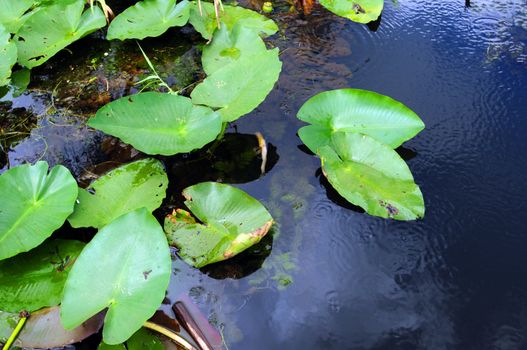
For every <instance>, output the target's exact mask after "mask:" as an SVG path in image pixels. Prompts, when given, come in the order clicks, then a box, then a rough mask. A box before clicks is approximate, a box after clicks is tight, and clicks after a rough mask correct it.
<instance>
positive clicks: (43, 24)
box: [15, 0, 106, 68]
mask: <svg viewBox="0 0 527 350" xmlns="http://www.w3.org/2000/svg"><path fill="white" fill-rule="evenodd" d="M85 3H86V2H85V1H84V0H75V1H65V2H60V1H57V2H53V3H51V4H48V5H42V7H41V8H40V9H39V10H38V11H37V12H36V13H34V14H33V15H31V16H30V17H29V18H28V19H27V20H26V21H25V23H24V24H23V25H22V27H20V29H19V30H18V32H17V35H16V36H15V42H16V45H17V47H18V62H19V63H20V64H21V65H23V66H25V67H27V68H33V67H36V66H39V65H41V64H43V63H44V62H46V61H47V60H49V59H50V58H51V57H52V56H53V55H55V54H56V53H57V52H59V51H60V50H62V49H64V48H65V47H66V46H68V45H70V44H71V43H73V42H75V41H77V40H79V39H81V38H82V37H84V36H86V35H88V34H90V33H92V32H94V31H95V30H97V29H99V28H102V27H104V26H105V25H106V19H105V17H104V14H103V12H102V10H101V9H100V8H99V7H98V6H93V8H91V9H86V10H84V5H85Z"/></svg>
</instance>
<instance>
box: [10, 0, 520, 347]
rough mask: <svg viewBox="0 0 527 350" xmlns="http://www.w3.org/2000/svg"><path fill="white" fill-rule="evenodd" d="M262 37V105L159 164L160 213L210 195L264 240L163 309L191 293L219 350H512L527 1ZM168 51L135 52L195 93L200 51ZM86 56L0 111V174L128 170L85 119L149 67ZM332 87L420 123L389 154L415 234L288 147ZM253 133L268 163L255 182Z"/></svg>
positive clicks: (392, 15) (292, 21)
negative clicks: (304, 110)
mask: <svg viewBox="0 0 527 350" xmlns="http://www.w3.org/2000/svg"><path fill="white" fill-rule="evenodd" d="M275 20H277V21H278V22H279V25H280V27H281V28H282V29H283V31H282V33H281V35H277V36H275V37H274V38H272V39H271V40H270V42H271V43H272V44H273V45H276V46H278V47H280V49H281V51H282V54H281V56H280V57H281V59H282V61H283V62H284V68H283V72H282V75H281V77H280V80H279V82H278V84H277V86H276V88H275V90H274V91H273V92H272V93H271V95H270V96H269V97H268V98H267V100H266V101H265V102H264V103H263V104H262V105H261V106H260V107H259V108H258V109H257V110H256V111H254V112H253V113H251V114H250V115H249V116H246V117H244V118H242V119H241V120H240V121H238V122H237V123H236V124H235V127H234V126H233V127H231V128H230V129H229V130H228V131H229V132H230V133H231V134H230V135H229V136H228V137H227V138H226V141H225V142H224V143H223V144H222V145H220V149H218V150H217V152H216V153H215V155H212V156H211V155H207V154H202V153H199V152H198V154H196V155H192V156H190V157H181V156H180V157H170V158H163V160H164V161H165V163H166V165H167V169H168V171H169V175H170V179H171V187H170V188H169V197H168V200H167V201H166V205H165V206H164V207H163V208H162V209H160V210H159V213H158V214H159V215H160V216H162V215H163V214H164V213H166V212H167V211H168V210H169V209H170V208H171V206H173V205H175V204H177V202H178V201H179V200H180V198H179V196H178V193H179V191H180V189H181V188H183V187H184V186H187V185H189V184H192V183H194V182H198V181H202V180H221V181H224V182H228V183H235V184H237V186H239V187H240V188H242V189H244V190H246V191H247V192H249V193H250V194H251V195H253V196H255V197H257V198H258V199H260V200H262V201H263V202H264V203H265V204H266V206H267V207H268V208H269V209H270V211H271V213H272V215H273V216H274V218H275V219H276V221H277V222H278V224H277V225H276V226H275V228H274V230H273V237H268V238H266V239H265V240H264V241H263V242H262V243H261V244H259V245H258V246H256V247H253V248H252V249H251V250H250V251H249V252H247V253H244V254H242V255H241V256H239V257H236V258H235V259H233V260H231V261H228V262H226V263H222V264H217V265H214V266H212V267H209V268H207V269H205V270H202V271H198V270H195V269H192V268H190V267H188V266H187V265H185V264H184V263H182V262H179V261H177V262H175V264H174V276H173V278H172V282H171V286H170V289H169V293H168V299H170V300H171V301H175V300H177V298H178V296H179V295H180V294H181V293H187V294H189V295H190V297H191V298H192V299H193V300H194V301H195V302H197V303H198V304H199V305H200V307H201V309H202V310H203V312H204V313H205V314H206V315H207V316H208V317H209V319H210V320H211V321H212V322H213V323H215V324H216V325H217V326H218V327H220V328H221V329H222V332H223V335H224V337H225V341H226V343H227V344H228V346H229V349H244V350H245V349H251V350H252V349H254V350H259V349H391V350H392V349H500V350H501V349H503V350H512V349H525V348H527V278H526V277H527V224H526V223H525V217H526V216H525V212H526V210H527V204H526V203H527V201H526V200H525V198H527V181H526V180H527V176H526V175H525V172H526V171H527V137H526V136H525V135H527V1H525V0H515V1H514V0H494V1H490V0H480V1H472V2H471V3H468V1H465V2H463V1H454V0H444V1H423V0H419V1H410V0H399V1H394V2H392V1H388V0H387V1H386V4H385V11H384V13H383V15H382V20H381V21H380V23H378V24H377V25H378V26H375V25H374V26H370V28H368V27H367V26H364V25H359V24H356V23H352V22H350V21H347V20H345V19H342V18H338V17H336V16H334V15H332V14H330V13H328V12H327V11H325V10H322V9H319V10H316V11H315V12H314V13H313V15H312V16H311V17H308V18H305V19H300V18H298V17H296V16H291V15H284V14H276V15H275ZM174 37H175V36H170V37H163V39H162V40H161V41H160V40H148V41H146V42H145V43H144V45H143V44H142V45H143V48H145V49H146V51H147V52H149V53H150V54H152V55H153V56H154V57H153V60H154V63H155V64H156V66H158V67H160V69H159V70H160V71H161V72H162V73H163V74H166V75H169V76H170V78H169V80H171V84H176V85H177V86H178V87H180V88H185V87H186V86H187V85H188V84H189V82H192V81H194V80H195V79H196V78H197V77H199V74H200V72H199V65H196V64H197V62H199V52H198V53H196V52H195V51H196V50H195V49H192V48H191V42H190V41H188V42H182V41H181V40H180V39H175V38H174ZM186 37H188V36H186ZM90 40H93V42H95V43H98V45H99V46H98V47H99V48H98V49H97V50H96V51H93V52H85V53H83V54H82V55H74V56H71V55H69V54H67V53H65V54H63V55H61V56H60V57H57V58H56V59H54V60H53V61H51V62H50V63H49V64H48V65H46V67H43V68H42V69H39V70H38V71H36V75H35V77H34V79H36V80H35V83H33V85H34V86H33V87H32V88H31V89H30V93H28V94H26V95H23V96H21V97H18V98H16V99H12V101H11V102H2V103H1V106H2V107H1V108H2V109H1V110H0V111H1V113H2V115H4V117H6V116H7V117H8V118H9V117H11V118H18V119H17V120H21V121H24V122H23V123H17V127H16V128H15V130H7V131H10V132H13V131H17V133H13V134H9V135H10V136H9V138H6V137H5V129H2V130H4V131H3V135H2V143H1V144H2V147H3V149H4V151H5V152H4V153H3V155H2V156H1V157H0V168H2V169H3V170H5V169H7V168H8V167H9V166H14V165H16V164H20V163H22V162H24V161H35V160H37V159H40V158H42V159H46V160H48V161H50V162H51V163H63V164H65V165H66V166H68V167H69V168H70V169H72V171H73V173H74V174H75V175H76V176H77V177H78V178H80V179H84V180H85V181H89V175H90V174H92V173H97V172H100V171H103V170H104V169H106V168H107V167H112V166H115V164H119V163H120V162H126V161H129V160H130V159H134V158H137V157H141V155H140V154H138V153H137V152H135V151H134V150H132V149H130V148H129V147H126V146H125V145H122V144H120V143H119V142H116V141H115V140H114V139H111V138H107V137H104V136H103V135H101V134H100V133H97V132H93V131H90V130H88V129H87V128H85V127H84V126H83V122H84V120H85V117H83V116H89V115H90V113H93V112H94V111H95V110H96V109H97V108H98V107H99V106H100V105H102V104H104V103H106V102H108V101H109V100H111V99H114V98H117V97H119V96H121V95H123V94H129V93H133V92H135V91H138V89H139V88H140V87H137V86H134V85H133V84H134V82H136V81H138V80H140V78H141V76H144V75H145V74H147V73H148V71H147V67H146V65H145V63H144V61H142V59H141V56H140V54H139V51H138V50H137V49H136V48H135V46H134V45H135V44H134V43H130V44H126V45H123V44H118V43H105V42H104V41H101V40H100V39H97V38H92V39H90ZM167 45H169V46H171V48H166V46H167ZM77 49H78V50H81V48H79V47H77ZM73 52H76V51H75V47H74V49H73ZM105 52H106V53H108V55H106V56H105V54H104V53H105ZM170 57H172V58H170ZM174 57H177V58H176V59H174ZM70 67H71V68H70ZM116 67H118V68H116ZM182 67H184V68H185V69H183V68H182ZM188 67H190V69H186V68H188ZM66 68H67V69H66ZM68 69H69V70H71V71H74V73H70V74H69V75H68V74H66V72H67V71H68ZM57 72H59V73H57ZM163 74H162V75H163ZM94 76H95V77H96V79H95V80H93V81H91V82H89V80H90V79H92V78H93V77H94ZM72 77H75V78H72ZM83 79H84V80H83ZM79 81H84V84H80V85H79ZM86 86H88V88H86ZM343 87H355V88H362V89H369V90H374V91H377V92H380V93H383V94H386V95H389V96H392V97H393V98H395V99H398V100H400V101H402V102H403V103H405V104H406V105H408V106H409V107H410V108H412V109H413V110H414V111H415V112H416V113H418V114H419V115H420V116H421V118H422V119H423V120H424V122H425V123H426V129H425V130H424V131H423V132H422V133H420V134H419V135H418V136H417V137H416V138H414V139H413V140H411V141H410V142H407V143H406V144H405V145H404V148H401V149H399V150H398V151H399V152H400V154H401V155H402V156H403V157H404V158H405V159H406V160H407V162H408V164H409V166H410V168H411V170H412V172H413V174H414V177H415V179H416V182H417V183H418V184H419V185H420V186H421V189H422V191H423V194H424V197H425V202H426V210H427V212H426V216H425V219H424V220H421V221H417V222H395V221H390V220H383V219H379V218H374V217H370V216H368V215H366V214H364V213H362V212H361V210H359V209H358V208H356V207H353V206H351V205H349V204H347V203H346V202H345V201H344V200H343V199H342V198H340V197H339V195H338V194H337V193H336V192H335V191H334V190H332V189H331V188H330V187H329V186H328V184H327V182H326V181H325V180H324V179H323V178H322V176H321V172H320V169H319V166H320V163H319V161H318V160H317V159H316V158H315V157H314V156H312V155H310V154H309V153H308V152H306V151H305V148H303V147H302V146H301V141H300V140H299V139H298V137H297V136H296V131H297V130H298V128H299V127H300V126H302V125H303V124H302V123H301V122H300V121H298V120H297V119H296V118H295V114H296V112H297V111H298V109H299V107H300V106H301V105H302V104H303V103H304V102H305V101H306V100H307V99H308V98H309V97H311V96H312V95H314V94H315V93H318V92H320V91H323V90H328V89H336V88H343ZM51 91H55V93H53V94H51ZM52 96H53V98H52ZM72 96H74V98H71V97H72ZM73 115H75V117H73ZM79 115H81V116H79ZM3 123H4V122H3V121H2V120H0V128H5V126H4V125H3ZM257 131H259V132H261V133H262V134H263V135H264V136H265V138H266V139H267V141H268V142H269V143H270V144H271V145H272V146H273V147H272V148H271V152H270V153H271V161H270V164H268V172H267V173H266V174H265V175H264V176H260V173H259V166H260V165H259V161H258V158H257V154H256V152H255V147H256V145H257V143H256V139H255V138H254V137H252V136H251V135H252V134H254V133H255V132H257ZM28 133H29V135H28ZM204 169H211V170H210V171H208V172H205V170H204ZM63 234H64V233H63ZM166 310H167V312H168V313H170V308H169V307H168V306H166Z"/></svg>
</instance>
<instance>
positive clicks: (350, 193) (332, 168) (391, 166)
mask: <svg viewBox="0 0 527 350" xmlns="http://www.w3.org/2000/svg"><path fill="white" fill-rule="evenodd" d="M318 154H319V156H320V158H321V160H322V171H323V173H324V175H325V176H326V177H327V178H328V181H329V183H330V184H331V185H332V186H333V187H334V188H335V189H336V190H337V191H338V192H339V193H340V195H342V196H343V197H344V198H346V199H347V200H348V201H350V202H351V203H353V204H355V205H358V206H360V207H361V208H363V209H364V210H366V212H367V213H368V214H370V215H374V216H380V217H383V218H392V219H397V220H415V219H419V218H422V217H423V216H424V212H425V207H424V201H423V195H422V193H421V190H420V189H419V186H417V185H416V184H415V182H414V178H413V176H412V173H411V172H410V169H409V168H408V166H407V165H406V163H405V162H404V160H402V159H401V157H400V156H399V155H398V154H397V152H395V151H394V150H392V149H391V148H390V147H388V146H386V145H384V144H382V143H380V142H378V141H376V140H375V139H374V138H372V137H369V136H367V135H363V134H358V133H353V132H347V133H344V132H338V133H334V134H333V136H332V137H331V147H330V146H328V145H326V146H323V147H321V148H319V150H318Z"/></svg>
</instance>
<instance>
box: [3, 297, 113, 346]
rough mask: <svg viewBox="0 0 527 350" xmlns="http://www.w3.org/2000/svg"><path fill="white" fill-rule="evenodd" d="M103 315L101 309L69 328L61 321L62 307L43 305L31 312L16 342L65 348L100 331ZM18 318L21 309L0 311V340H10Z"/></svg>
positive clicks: (15, 344)
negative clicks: (65, 327) (80, 323)
mask: <svg viewBox="0 0 527 350" xmlns="http://www.w3.org/2000/svg"><path fill="white" fill-rule="evenodd" d="M103 318H104V314H102V313H99V314H97V315H95V316H93V317H92V318H90V319H89V320H87V321H86V322H84V323H83V324H82V325H80V326H79V327H77V328H74V329H71V330H66V329H64V327H62V324H61V323H60V308H59V307H58V306H54V307H50V308H44V309H41V310H38V311H35V312H32V313H31V315H30V317H29V318H28V319H27V321H26V323H25V324H24V328H22V331H21V332H20V334H19V335H18V337H17V338H16V340H15V342H14V344H13V345H14V346H16V347H18V348H29V349H50V348H62V347H64V346H66V345H69V344H73V343H78V342H80V341H82V340H84V339H86V338H87V337H89V336H90V335H92V334H94V333H97V332H98V331H99V329H100V328H101V326H102V321H103ZM19 319H20V317H19V314H18V313H16V314H14V313H8V312H3V311H0V343H2V342H4V341H6V340H7V338H8V337H9V335H10V334H11V332H12V331H13V330H14V328H15V326H16V323H17V322H18V320H19Z"/></svg>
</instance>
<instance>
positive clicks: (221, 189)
mask: <svg viewBox="0 0 527 350" xmlns="http://www.w3.org/2000/svg"><path fill="white" fill-rule="evenodd" d="M183 196H184V197H185V198H186V201H185V205H186V207H187V208H188V209H189V210H190V212H188V211H185V210H182V209H177V210H175V211H174V212H173V213H172V214H170V215H168V216H167V217H166V218H165V224H164V229H165V233H166V234H167V237H168V240H169V243H170V244H171V245H174V246H176V247H177V248H178V249H179V255H180V256H181V257H182V258H183V260H185V261H186V262H187V263H188V264H190V265H192V266H195V267H198V268H200V267H203V266H205V265H208V264H212V263H215V262H218V261H223V260H226V259H229V258H231V257H233V256H235V255H236V254H238V253H240V252H242V251H244V250H245V249H247V248H248V247H250V246H252V245H254V244H256V243H258V242H259V241H260V240H261V239H262V237H264V236H265V235H266V234H267V232H268V231H269V229H270V228H271V225H272V224H273V218H272V217H271V215H270V214H269V212H268V211H267V209H265V207H264V206H263V205H262V204H261V203H260V202H259V201H258V200H256V199H255V198H253V197H251V196H249V195H248V194H247V193H245V192H244V191H242V190H240V189H238V188H236V187H233V186H229V185H225V184H219V183H215V182H202V183H199V184H197V185H193V186H190V187H187V188H186V189H184V190H183ZM191 213H192V214H191ZM192 215H194V216H192Z"/></svg>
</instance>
